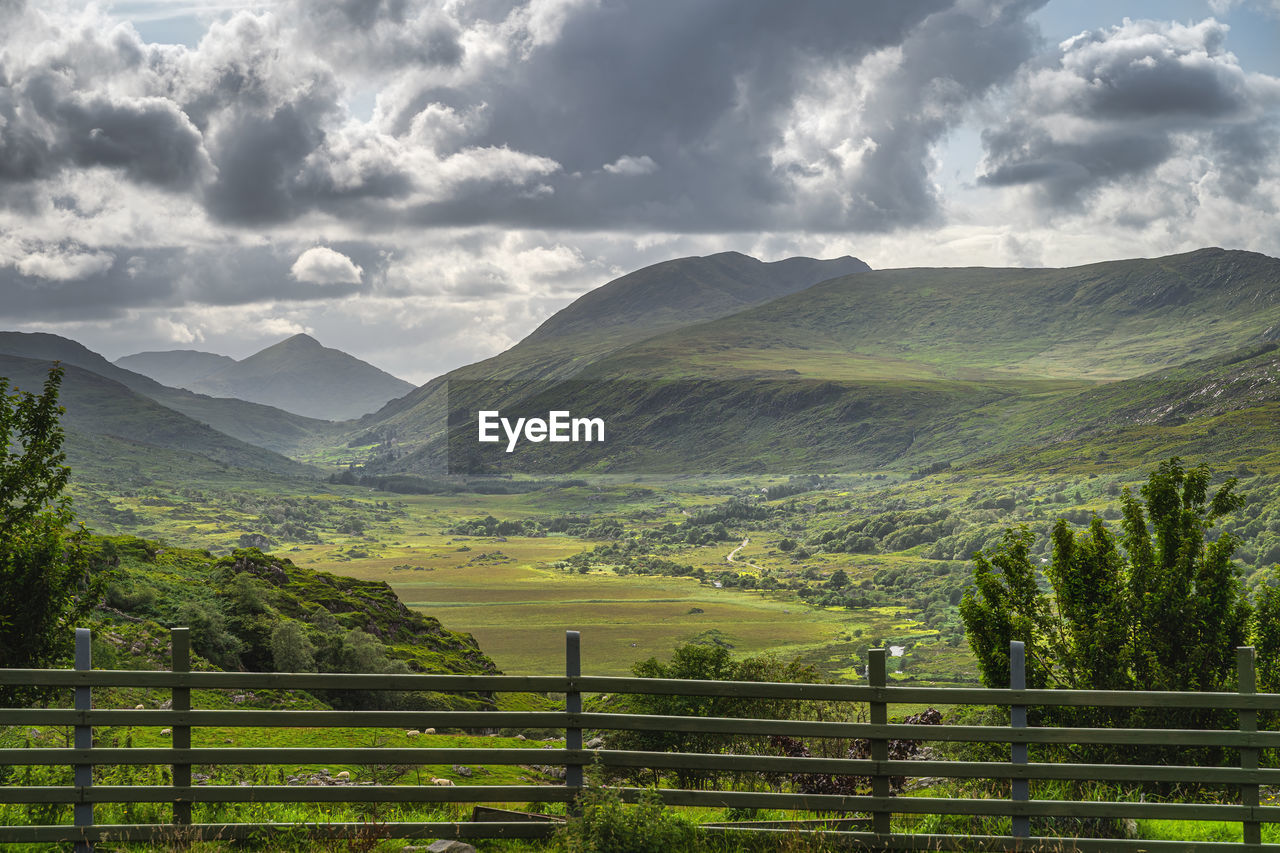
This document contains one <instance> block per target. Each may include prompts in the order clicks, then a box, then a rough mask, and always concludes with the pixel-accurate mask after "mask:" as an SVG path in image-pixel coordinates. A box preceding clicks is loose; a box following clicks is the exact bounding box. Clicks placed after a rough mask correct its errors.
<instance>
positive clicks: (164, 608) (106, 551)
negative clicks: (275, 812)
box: [90, 536, 496, 709]
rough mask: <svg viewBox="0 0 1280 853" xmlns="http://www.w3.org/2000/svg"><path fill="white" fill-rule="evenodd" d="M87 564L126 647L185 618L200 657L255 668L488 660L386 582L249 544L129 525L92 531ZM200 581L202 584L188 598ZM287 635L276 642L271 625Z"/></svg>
mask: <svg viewBox="0 0 1280 853" xmlns="http://www.w3.org/2000/svg"><path fill="white" fill-rule="evenodd" d="M90 547H91V549H92V558H91V564H92V571H93V574H95V575H97V576H99V577H100V579H101V581H102V583H103V606H102V607H101V608H99V610H98V611H97V613H96V614H95V615H96V616H97V618H98V619H99V620H102V621H103V622H105V623H106V625H105V626H106V627H107V628H108V631H107V638H108V642H111V638H112V637H113V636H115V637H121V635H122V634H123V635H126V636H129V638H130V640H131V641H132V642H131V643H119V644H117V645H118V648H120V650H121V652H122V653H123V652H124V650H125V649H128V648H130V646H131V647H132V648H133V649H134V650H137V649H139V648H146V647H148V646H149V645H151V643H148V642H147V641H146V640H145V639H144V641H143V642H138V639H139V636H138V635H139V634H143V635H149V637H147V639H150V638H151V637H154V638H156V639H158V640H159V642H158V643H156V644H155V645H158V646H159V647H160V648H164V644H165V640H167V637H166V636H165V633H166V632H165V631H164V630H163V629H166V628H171V627H176V626H191V627H192V628H193V630H192V637H191V640H192V647H193V651H195V652H196V654H197V655H199V656H200V657H201V658H203V659H204V661H207V664H206V666H207V665H212V667H214V668H219V669H233V670H234V669H247V670H252V671H257V672H273V671H287V672H307V671H315V670H317V669H320V670H322V671H327V672H439V673H476V674H486V673H493V672H496V667H495V666H494V664H493V661H492V660H490V659H489V657H488V656H487V655H485V653H484V652H483V651H481V649H480V647H479V646H478V645H477V644H476V641H475V639H474V638H473V637H472V636H471V635H470V634H466V633H460V632H457V631H451V630H448V629H446V628H444V627H443V626H442V625H441V624H440V621H439V620H438V619H435V618H433V617H431V616H427V615H424V614H422V613H419V612H417V611H414V610H410V609H409V608H407V607H405V605H404V603H403V602H401V601H400V599H399V598H397V597H396V594H395V592H393V591H392V589H391V587H390V586H388V585H387V584H385V583H381V582H375V581H361V580H356V579H354V578H348V577H342V576H340V575H333V574H329V573H328V572H318V571H316V570H314V569H309V568H305V567H302V566H296V565H294V564H293V563H292V562H290V561H289V560H288V559H287V558H283V557H280V556H276V555H269V554H262V553H261V552H259V551H258V550H256V549H253V548H249V549H244V550H237V551H235V552H234V553H233V554H231V555H228V556H224V557H221V558H214V557H212V556H211V555H210V554H209V552H207V551H195V550H190V549H184V548H175V547H172V546H169V545H162V544H161V543H158V542H152V541H147V540H143V539H138V538H135V537H131V536H119V537H95V538H94V539H93V541H92V542H91V545H90ZM193 587H198V588H201V589H205V590H207V591H208V593H209V594H208V595H205V596H202V597H200V598H197V599H193V598H192V597H191V595H190V590H191V589H192V588H193ZM282 634H284V635H286V636H287V637H288V642H281V641H280V636H281V635H282ZM323 699H324V700H325V701H326V703H327V704H330V705H332V706H334V707H340V708H352V707H360V706H375V705H382V706H384V707H396V706H400V707H403V708H405V709H410V708H412V709H423V708H432V707H445V708H450V707H454V708H456V707H462V708H468V707H470V708H477V709H479V708H492V707H493V706H492V701H491V700H490V699H489V697H483V696H477V695H472V696H470V697H453V696H440V695H435V694H392V695H388V694H385V693H381V692H378V691H369V692H363V691H361V692H355V693H352V692H350V691H333V692H332V694H331V695H325V696H323Z"/></svg>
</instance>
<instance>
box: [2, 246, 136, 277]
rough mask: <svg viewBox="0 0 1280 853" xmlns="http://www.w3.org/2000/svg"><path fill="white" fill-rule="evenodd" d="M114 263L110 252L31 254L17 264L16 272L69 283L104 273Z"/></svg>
mask: <svg viewBox="0 0 1280 853" xmlns="http://www.w3.org/2000/svg"><path fill="white" fill-rule="evenodd" d="M113 263H115V255H112V254H111V253H110V252H80V251H68V252H56V251H55V252H32V253H31V254H28V255H26V256H25V257H23V258H22V260H20V261H18V263H17V270H18V272H20V273H22V274H23V275H25V276H31V277H33V278H43V279H48V280H50V281H71V280H73V279H82V278H89V277H91V276H96V275H99V274H101V273H104V272H106V271H107V270H109V269H111V265H112V264H113Z"/></svg>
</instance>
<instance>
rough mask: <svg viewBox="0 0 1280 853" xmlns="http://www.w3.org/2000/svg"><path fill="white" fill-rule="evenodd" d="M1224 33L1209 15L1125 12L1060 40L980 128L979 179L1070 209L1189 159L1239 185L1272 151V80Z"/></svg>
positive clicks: (1277, 101)
mask: <svg viewBox="0 0 1280 853" xmlns="http://www.w3.org/2000/svg"><path fill="white" fill-rule="evenodd" d="M1226 36H1227V27H1226V26H1225V25H1223V24H1221V23H1219V22H1218V21H1216V20H1214V19H1212V18H1210V19H1208V20H1204V21H1201V22H1199V23H1196V24H1180V23H1174V22H1161V21H1131V20H1128V19H1126V20H1125V22H1124V23H1123V24H1121V25H1119V26H1115V27H1111V28H1109V29H1105V30H1094V31H1091V32H1085V33H1081V34H1080V35H1078V36H1076V37H1074V38H1072V39H1069V40H1067V41H1065V42H1063V43H1062V44H1061V45H1060V46H1059V49H1058V51H1057V54H1056V56H1054V57H1052V59H1050V60H1049V61H1046V62H1043V63H1041V64H1039V65H1035V64H1032V65H1029V66H1027V67H1025V68H1024V69H1023V70H1022V71H1021V72H1020V73H1019V76H1018V79H1017V81H1016V83H1015V84H1014V86H1013V88H1012V92H1011V94H1010V96H1009V97H1008V99H1007V101H1005V102H1004V103H1006V104H1007V105H1008V106H1009V108H1010V110H1009V115H1008V118H1007V119H1006V120H1005V121H1003V122H1001V123H999V124H998V125H996V126H995V127H992V128H990V129H989V130H987V131H985V132H984V133H983V137H982V138H983V144H984V146H985V149H986V153H985V157H984V159H983V162H982V164H981V167H980V175H979V180H980V182H981V183H983V184H986V185H988V186H997V187H1000V186H1005V187H1007V186H1027V187H1031V188H1033V189H1034V190H1035V191H1036V194H1037V200H1038V203H1039V204H1040V205H1042V206H1046V207H1048V208H1049V209H1079V208H1080V207H1081V206H1083V205H1087V204H1089V203H1091V202H1092V201H1093V200H1094V199H1095V198H1096V195H1097V193H1098V191H1099V190H1100V189H1102V188H1104V187H1106V186H1109V185H1111V184H1115V183H1118V182H1132V181H1139V180H1144V179H1146V178H1148V177H1150V176H1152V175H1154V174H1155V173H1156V171H1157V169H1158V168H1159V167H1160V166H1161V165H1162V164H1164V163H1166V162H1169V161H1170V160H1173V159H1175V158H1181V157H1188V156H1197V157H1206V158H1208V159H1209V160H1210V161H1212V163H1213V164H1214V168H1215V170H1220V171H1221V172H1222V173H1224V174H1225V175H1226V176H1227V177H1228V179H1229V180H1232V181H1234V183H1235V184H1236V188H1237V192H1241V193H1246V194H1247V193H1248V192H1250V191H1251V189H1252V188H1253V187H1256V186H1257V184H1258V181H1259V180H1260V177H1261V176H1260V167H1262V169H1263V170H1265V168H1266V167H1265V166H1264V165H1263V164H1265V163H1267V161H1268V160H1271V159H1272V158H1273V157H1274V156H1275V151H1276V149H1275V143H1274V139H1275V130H1276V112H1275V110H1276V108H1277V106H1280V79H1278V78H1275V77H1269V76H1267V75H1264V74H1256V73H1248V72H1246V71H1245V70H1244V69H1243V68H1241V66H1240V64H1239V62H1238V60H1237V58H1236V57H1235V55H1234V54H1232V53H1230V52H1229V51H1227V50H1226V46H1225V41H1226Z"/></svg>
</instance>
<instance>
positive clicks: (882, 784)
mask: <svg viewBox="0 0 1280 853" xmlns="http://www.w3.org/2000/svg"><path fill="white" fill-rule="evenodd" d="M867 678H868V680H869V681H870V683H871V686H872V687H884V686H885V685H886V684H888V680H889V679H888V675H887V674H886V671H885V650H884V649H867ZM870 711H871V725H873V726H883V725H885V724H887V723H888V722H889V703H888V702H880V701H872V702H871V708H870ZM871 760H872V761H888V760H889V741H888V739H886V738H883V737H879V738H875V737H873V738H872V739H871ZM871 796H873V797H885V798H887V797H888V796H889V777H888V776H887V775H885V774H884V773H883V772H882V773H877V774H876V775H875V776H872V777H871ZM871 829H872V831H873V832H875V833H877V834H879V835H888V834H889V812H887V811H880V810H876V811H874V812H872V813H871Z"/></svg>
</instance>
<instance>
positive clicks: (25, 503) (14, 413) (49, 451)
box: [0, 364, 94, 704]
mask: <svg viewBox="0 0 1280 853" xmlns="http://www.w3.org/2000/svg"><path fill="white" fill-rule="evenodd" d="M62 373H63V371H62V367H61V366H60V365H57V364H55V365H54V367H53V368H52V369H51V370H50V371H49V378H48V379H47V380H46V381H45V384H44V390H43V393H41V394H40V395H38V396H37V395H35V394H32V393H24V392H20V391H16V390H15V391H13V392H12V393H10V391H9V383H8V380H6V379H3V378H0V666H5V667H40V666H46V665H49V664H52V663H54V662H55V661H59V660H65V659H66V658H68V657H69V655H70V653H71V649H72V646H73V643H74V632H73V631H72V628H73V627H75V623H76V622H77V620H79V619H80V618H81V617H82V616H84V615H85V614H86V613H87V612H88V610H89V608H90V607H92V605H93V603H94V602H93V595H92V594H91V590H90V589H89V587H88V584H87V577H86V572H87V566H88V561H87V558H86V555H85V550H84V537H85V534H84V531H83V529H78V530H76V531H75V532H71V533H69V532H68V528H69V527H70V526H71V525H72V524H73V523H74V521H75V516H74V514H73V513H72V511H71V499H70V498H68V497H66V496H65V495H63V494H62V491H63V489H64V488H65V487H66V485H67V480H68V478H69V477H70V476H71V469H70V468H68V467H67V466H66V465H65V464H63V463H64V462H65V461H66V455H65V454H64V453H63V452H62V439H63V432H62V426H61V424H60V423H59V416H60V415H62V413H63V411H64V410H63V408H62V407H61V406H59V405H58V389H59V387H60V386H61V383H62ZM34 695H35V694H34V692H33V691H31V690H29V689H20V688H8V689H4V690H0V700H4V702H5V704H10V703H14V702H27V701H30V700H31V699H32V698H34Z"/></svg>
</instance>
